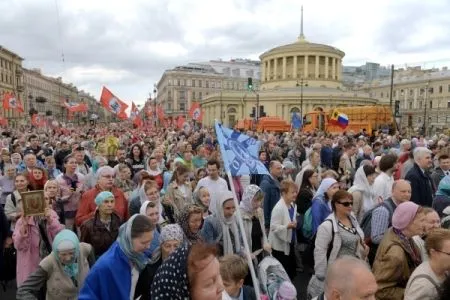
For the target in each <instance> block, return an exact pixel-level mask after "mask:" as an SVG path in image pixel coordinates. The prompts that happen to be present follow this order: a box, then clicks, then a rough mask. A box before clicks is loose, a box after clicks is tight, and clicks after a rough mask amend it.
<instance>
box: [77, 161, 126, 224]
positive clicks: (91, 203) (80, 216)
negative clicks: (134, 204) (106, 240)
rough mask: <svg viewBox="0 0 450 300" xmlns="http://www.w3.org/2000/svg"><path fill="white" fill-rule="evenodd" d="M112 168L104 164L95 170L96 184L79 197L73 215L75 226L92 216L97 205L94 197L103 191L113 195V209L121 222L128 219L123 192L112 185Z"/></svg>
mask: <svg viewBox="0 0 450 300" xmlns="http://www.w3.org/2000/svg"><path fill="white" fill-rule="evenodd" d="M114 175H115V172H114V169H113V168H111V167H109V166H104V167H101V168H100V169H98V171H97V184H96V185H95V187H94V188H92V189H90V190H87V191H86V192H84V193H83V196H82V197H81V201H80V205H79V208H78V211H77V215H76V217H75V222H76V225H77V226H81V224H83V223H84V222H85V221H86V220H89V219H90V218H92V217H93V216H94V214H95V211H96V209H97V206H96V205H95V197H97V195H98V194H100V193H101V192H103V191H109V192H111V193H112V194H113V195H114V199H115V202H114V210H115V212H116V213H117V215H118V216H119V217H120V219H121V220H122V222H124V221H126V220H127V219H128V202H127V200H126V199H125V195H124V194H123V192H122V191H121V190H120V189H118V188H117V187H115V186H114Z"/></svg>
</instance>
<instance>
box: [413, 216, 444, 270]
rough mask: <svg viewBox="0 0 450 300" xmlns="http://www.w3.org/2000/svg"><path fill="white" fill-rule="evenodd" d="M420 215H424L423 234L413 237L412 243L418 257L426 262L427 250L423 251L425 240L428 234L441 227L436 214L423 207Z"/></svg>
mask: <svg viewBox="0 0 450 300" xmlns="http://www.w3.org/2000/svg"><path fill="white" fill-rule="evenodd" d="M422 213H423V214H424V215H425V224H424V232H423V235H422V236H420V235H416V236H413V238H412V239H413V241H414V243H415V245H416V247H417V248H418V249H419V251H420V257H421V259H422V261H426V260H428V254H427V250H426V249H425V240H426V239H427V236H428V234H429V233H430V232H431V231H433V230H434V229H436V228H440V227H441V219H439V215H438V213H437V212H436V211H435V210H434V209H432V208H430V207H424V208H423V210H422Z"/></svg>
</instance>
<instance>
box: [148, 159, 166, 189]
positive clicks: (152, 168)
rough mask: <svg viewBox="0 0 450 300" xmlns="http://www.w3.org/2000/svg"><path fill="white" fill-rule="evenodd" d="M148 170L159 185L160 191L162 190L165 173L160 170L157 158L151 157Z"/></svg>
mask: <svg viewBox="0 0 450 300" xmlns="http://www.w3.org/2000/svg"><path fill="white" fill-rule="evenodd" d="M146 170H147V172H148V174H150V176H153V178H154V180H155V181H156V182H157V183H158V187H159V189H162V187H163V184H164V179H163V171H162V170H161V169H160V168H159V165H158V161H157V160H156V158H155V157H153V156H151V157H150V158H149V159H148V161H147V167H146Z"/></svg>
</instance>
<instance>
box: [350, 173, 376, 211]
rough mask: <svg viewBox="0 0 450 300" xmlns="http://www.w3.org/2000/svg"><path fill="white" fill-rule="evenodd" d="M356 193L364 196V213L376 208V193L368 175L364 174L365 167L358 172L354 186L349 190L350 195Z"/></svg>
mask: <svg viewBox="0 0 450 300" xmlns="http://www.w3.org/2000/svg"><path fill="white" fill-rule="evenodd" d="M355 191H359V192H361V194H362V196H363V199H362V200H363V203H362V208H363V211H365V212H366V211H369V210H370V209H372V208H373V207H374V206H375V204H376V199H375V191H374V189H373V185H370V184H369V181H368V180H367V176H366V173H364V165H362V166H360V167H359V168H358V170H357V171H356V173H355V179H354V180H353V186H352V187H351V188H350V189H349V190H348V192H349V193H353V192H355Z"/></svg>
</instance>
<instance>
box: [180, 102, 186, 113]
mask: <svg viewBox="0 0 450 300" xmlns="http://www.w3.org/2000/svg"><path fill="white" fill-rule="evenodd" d="M180 110H181V111H185V110H186V106H185V105H184V102H183V103H180Z"/></svg>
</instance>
